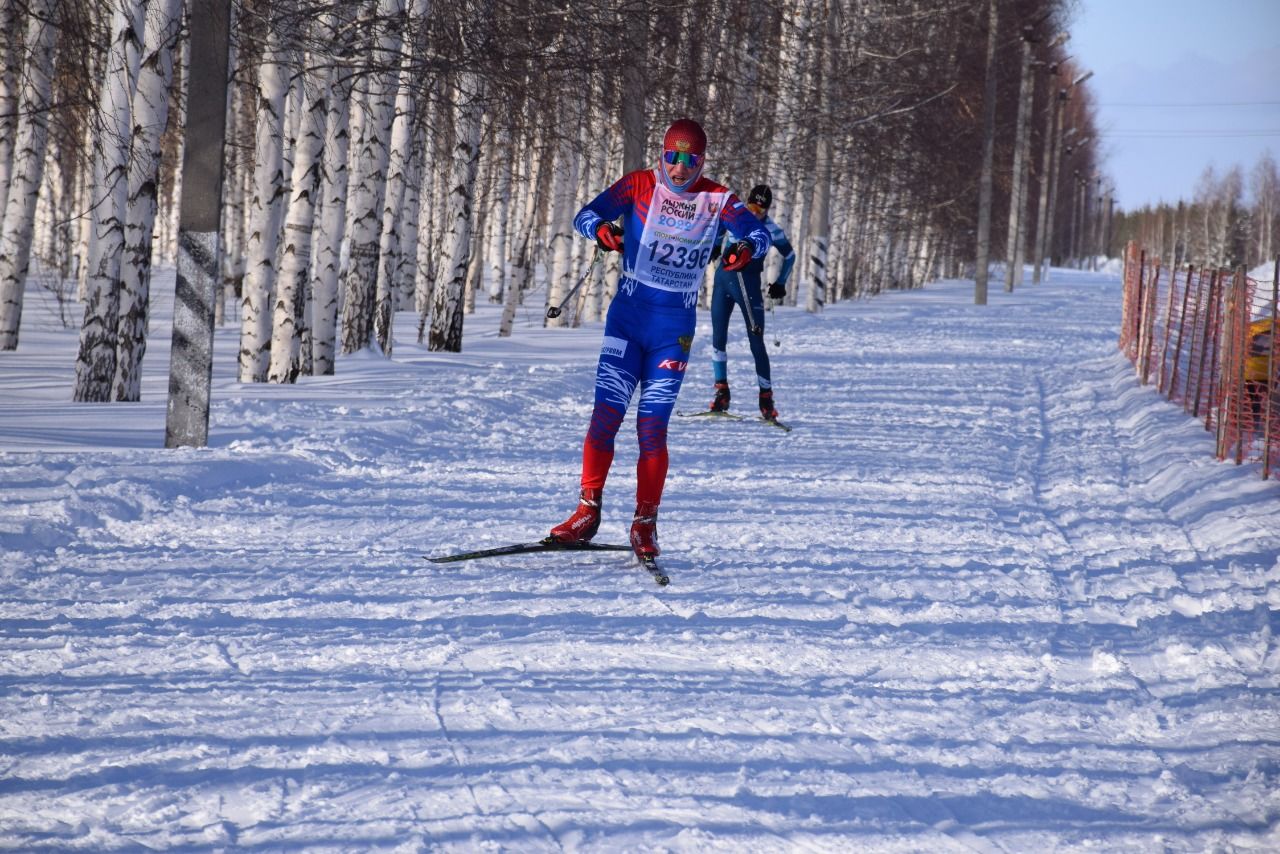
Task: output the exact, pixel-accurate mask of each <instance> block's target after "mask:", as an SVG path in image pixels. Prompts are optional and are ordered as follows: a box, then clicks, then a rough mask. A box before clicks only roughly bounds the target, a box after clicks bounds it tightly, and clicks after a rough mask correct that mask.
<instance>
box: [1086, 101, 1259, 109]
mask: <svg viewBox="0 0 1280 854" xmlns="http://www.w3.org/2000/svg"><path fill="white" fill-rule="evenodd" d="M1098 106H1153V108H1164V106H1280V101H1106V102H1103V104H1098Z"/></svg>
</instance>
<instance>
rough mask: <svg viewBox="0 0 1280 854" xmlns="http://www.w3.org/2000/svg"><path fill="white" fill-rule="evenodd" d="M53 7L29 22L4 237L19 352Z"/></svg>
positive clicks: (2, 324)
mask: <svg viewBox="0 0 1280 854" xmlns="http://www.w3.org/2000/svg"><path fill="white" fill-rule="evenodd" d="M52 7H53V0H33V2H31V3H30V5H29V13H28V18H27V31H26V41H25V45H26V54H27V59H26V68H25V71H24V73H23V78H24V80H25V83H24V85H23V89H22V96H21V98H20V99H19V118H18V125H17V136H16V138H15V140H14V147H13V171H12V179H11V184H10V187H9V195H8V198H7V199H6V200H5V208H4V223H3V233H0V350H16V349H17V348H18V327H19V326H20V325H21V323H22V297H23V293H24V292H25V290H26V287H27V265H28V263H29V261H30V259H31V238H32V229H33V226H34V224H35V215H36V202H37V201H38V200H39V197H40V184H41V182H42V181H43V178H44V155H45V147H46V145H47V144H48V140H49V103H50V101H51V99H52V97H53V62H54V51H53V47H54V37H55V35H56V34H57V30H56V28H55V25H54V23H53V22H52V20H51V18H52V11H53V8H52Z"/></svg>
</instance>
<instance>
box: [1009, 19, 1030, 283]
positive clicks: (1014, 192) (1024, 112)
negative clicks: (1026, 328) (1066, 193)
mask: <svg viewBox="0 0 1280 854" xmlns="http://www.w3.org/2000/svg"><path fill="white" fill-rule="evenodd" d="M1031 44H1032V34H1031V28H1030V27H1027V28H1025V29H1024V30H1023V33H1022V69H1021V72H1020V77H1019V83H1018V121H1017V125H1016V129H1015V130H1014V133H1013V140H1014V142H1013V176H1012V177H1013V182H1012V184H1011V185H1010V187H1009V231H1008V235H1007V237H1006V239H1005V251H1004V261H1005V268H1004V289H1005V290H1006V291H1009V292H1012V291H1013V289H1014V287H1015V286H1017V285H1021V284H1022V257H1021V256H1022V253H1021V252H1020V251H1019V245H1020V241H1019V238H1020V236H1021V235H1022V233H1023V231H1022V229H1023V228H1024V226H1023V224H1022V223H1023V219H1022V188H1023V181H1024V178H1023V174H1024V172H1025V169H1024V168H1023V167H1024V165H1025V163H1026V160H1027V155H1026V150H1025V149H1026V144H1027V140H1028V139H1029V138H1030V134H1028V133H1027V126H1028V125H1029V124H1030V122H1029V121H1028V113H1030V112H1031V105H1030V104H1029V103H1028V101H1030V95H1031V86H1030V83H1031Z"/></svg>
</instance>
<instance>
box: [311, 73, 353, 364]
mask: <svg viewBox="0 0 1280 854" xmlns="http://www.w3.org/2000/svg"><path fill="white" fill-rule="evenodd" d="M350 96H351V83H350V80H346V81H341V82H340V81H337V80H335V81H334V83H333V87H332V92H331V94H330V97H329V99H328V101H327V104H326V106H327V108H328V116H327V117H326V122H325V143H324V161H323V165H322V168H321V174H322V178H321V186H320V199H321V208H320V218H319V222H318V225H317V227H316V234H315V242H314V245H313V250H314V257H315V261H314V262H313V263H312V265H311V270H312V272H311V309H312V311H311V359H312V364H311V370H312V373H313V374H315V375H316V376H331V375H332V374H333V368H334V354H335V353H336V352H337V343H338V342H337V330H338V271H339V267H340V263H341V260H340V259H341V249H342V236H343V232H344V230H345V226H346V215H347V154H348V153H349V151H348V150H349V148H350V145H349V142H350V138H349V137H348V135H347V130H348V127H347V126H348V124H349V122H348V118H349V115H350V103H351V97H350Z"/></svg>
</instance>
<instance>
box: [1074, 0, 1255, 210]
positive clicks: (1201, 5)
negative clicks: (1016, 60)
mask: <svg viewBox="0 0 1280 854" xmlns="http://www.w3.org/2000/svg"><path fill="white" fill-rule="evenodd" d="M1069 29H1070V32H1071V40H1070V41H1069V42H1067V45H1066V47H1067V51H1068V53H1070V54H1072V55H1073V56H1074V58H1075V60H1076V61H1077V62H1079V63H1080V65H1082V66H1083V67H1084V68H1086V69H1091V70H1092V71H1093V72H1094V76H1093V78H1092V79H1091V80H1089V81H1088V83H1087V84H1086V85H1088V86H1089V87H1090V89H1091V90H1092V93H1093V96H1094V100H1095V101H1096V102H1097V103H1098V104H1099V126H1100V130H1101V131H1102V141H1103V147H1102V152H1103V157H1104V164H1103V171H1104V173H1105V174H1107V175H1109V176H1110V177H1111V178H1112V180H1113V181H1114V183H1115V186H1116V195H1117V198H1118V201H1119V204H1120V205H1121V206H1123V207H1125V208H1128V209H1134V208H1138V207H1141V206H1142V205H1143V204H1145V203H1148V202H1150V203H1155V202H1158V201H1161V200H1165V201H1170V202H1172V201H1176V200H1177V199H1179V198H1186V199H1190V198H1191V196H1192V194H1193V193H1194V189H1195V185H1196V181H1197V180H1198V179H1199V178H1200V175H1201V173H1202V172H1203V171H1204V169H1205V167H1206V166H1209V165H1212V166H1214V167H1215V169H1217V170H1218V171H1219V172H1222V171H1225V170H1226V169H1229V168H1230V167H1231V166H1233V165H1237V164H1238V165H1239V166H1241V167H1242V169H1243V170H1244V173H1245V179H1246V188H1247V186H1248V175H1249V171H1250V170H1252V168H1253V166H1254V164H1255V163H1256V162H1257V159H1258V156H1259V155H1260V154H1261V153H1262V152H1263V151H1264V150H1266V149H1270V150H1271V153H1272V155H1274V156H1275V157H1276V158H1277V159H1278V160H1280V0H1078V2H1077V11H1076V14H1075V17H1074V19H1073V20H1072V22H1071V24H1070V27H1069ZM1174 105H1176V106H1174Z"/></svg>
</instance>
